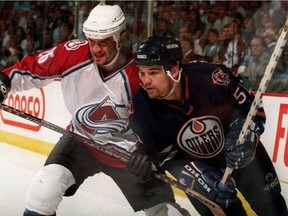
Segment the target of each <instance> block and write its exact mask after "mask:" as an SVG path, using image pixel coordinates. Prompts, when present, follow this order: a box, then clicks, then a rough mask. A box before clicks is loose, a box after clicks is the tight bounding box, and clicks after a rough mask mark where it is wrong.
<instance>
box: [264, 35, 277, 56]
mask: <svg viewBox="0 0 288 216" xmlns="http://www.w3.org/2000/svg"><path fill="white" fill-rule="evenodd" d="M263 37H264V39H265V42H266V44H267V49H266V52H267V53H268V54H269V56H271V55H272V53H273V51H274V49H275V46H276V41H277V37H278V36H277V33H276V32H275V31H274V30H272V29H267V30H266V31H265V32H263Z"/></svg>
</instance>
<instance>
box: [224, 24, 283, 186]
mask: <svg viewBox="0 0 288 216" xmlns="http://www.w3.org/2000/svg"><path fill="white" fill-rule="evenodd" d="M287 32H288V19H287V20H286V22H285V25H284V27H283V29H282V32H281V34H280V37H279V39H278V41H277V44H276V46H275V49H274V51H273V53H272V55H271V58H270V61H269V63H268V65H267V67H266V70H265V72H264V75H263V77H262V79H261V82H260V84H259V88H258V90H257V92H256V94H255V98H254V100H253V102H252V105H251V107H250V110H249V113H248V115H247V118H246V120H245V122H244V125H243V127H242V130H241V132H240V135H239V138H238V140H237V143H236V145H241V144H242V143H243V142H244V141H245V137H246V135H247V133H248V130H249V127H250V126H251V124H252V121H253V119H254V117H255V115H256V113H257V110H258V107H259V105H260V104H261V101H262V97H263V94H264V93H265V91H266V89H267V86H268V84H269V82H270V80H271V77H272V75H273V73H274V71H275V68H276V65H277V63H278V61H279V59H280V57H281V54H282V51H283V49H284V46H285V44H286V42H287ZM232 172H233V169H232V168H229V167H227V168H226V170H225V173H224V175H223V178H222V180H221V184H224V185H225V184H226V183H227V181H228V180H229V178H230V176H231V174H232ZM222 186H223V185H222Z"/></svg>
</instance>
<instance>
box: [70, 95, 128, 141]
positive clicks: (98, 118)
mask: <svg viewBox="0 0 288 216" xmlns="http://www.w3.org/2000/svg"><path fill="white" fill-rule="evenodd" d="M74 120H75V121H76V122H75V123H77V125H78V127H79V126H80V127H81V129H82V130H84V131H85V132H86V133H89V134H92V135H96V134H98V135H101V134H107V133H109V134H111V135H112V136H116V135H119V134H123V133H125V132H126V131H127V128H128V120H127V110H126V108H125V106H121V105H117V104H115V103H114V102H113V101H111V100H110V99H109V97H106V98H105V99H104V100H103V101H102V102H100V103H93V104H88V105H87V106H84V107H82V108H81V109H79V110H78V111H77V112H76V115H75V119H74Z"/></svg>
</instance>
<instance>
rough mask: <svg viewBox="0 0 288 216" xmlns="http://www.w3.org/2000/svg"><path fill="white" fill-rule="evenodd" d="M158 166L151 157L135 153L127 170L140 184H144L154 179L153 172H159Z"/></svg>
mask: <svg viewBox="0 0 288 216" xmlns="http://www.w3.org/2000/svg"><path fill="white" fill-rule="evenodd" d="M157 169H158V165H157V162H156V161H153V160H152V159H151V157H149V156H148V155H146V154H142V153H140V152H138V151H134V152H133V153H132V154H131V157H130V159H129V162H128V165H127V167H126V170H127V171H128V173H129V174H130V175H131V176H132V177H133V178H134V179H135V180H136V181H138V182H140V183H143V182H145V181H149V180H151V179H152V178H153V172H155V171H157Z"/></svg>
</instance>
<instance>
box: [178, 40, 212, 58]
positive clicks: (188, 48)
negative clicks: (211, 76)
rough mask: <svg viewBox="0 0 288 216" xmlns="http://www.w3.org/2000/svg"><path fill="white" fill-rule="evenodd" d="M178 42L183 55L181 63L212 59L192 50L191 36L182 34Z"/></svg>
mask: <svg viewBox="0 0 288 216" xmlns="http://www.w3.org/2000/svg"><path fill="white" fill-rule="evenodd" d="M180 43H181V47H182V51H183V56H184V57H183V60H182V63H188V62H190V61H208V62H211V61H212V59H210V58H208V57H206V56H203V55H198V54H196V53H195V52H194V41H193V38H192V37H189V36H184V37H182V39H181V40H180Z"/></svg>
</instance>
